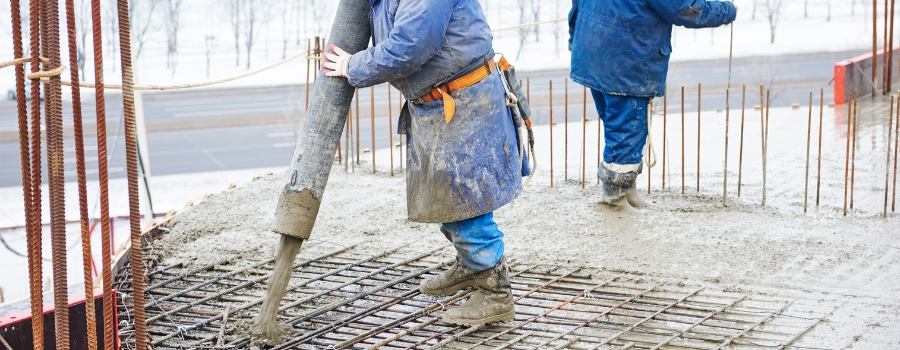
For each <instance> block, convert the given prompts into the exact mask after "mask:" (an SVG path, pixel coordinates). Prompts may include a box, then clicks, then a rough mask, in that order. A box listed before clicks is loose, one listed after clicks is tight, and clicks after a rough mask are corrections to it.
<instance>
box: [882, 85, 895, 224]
mask: <svg viewBox="0 0 900 350" xmlns="http://www.w3.org/2000/svg"><path fill="white" fill-rule="evenodd" d="M893 125H894V95H893V94H892V95H891V108H890V115H889V116H888V128H887V130H888V138H887V147H886V148H887V161H886V162H885V165H884V214H883V215H882V217H885V218H886V217H887V207H888V194H889V193H890V189H891V136H892V135H891V126H893Z"/></svg>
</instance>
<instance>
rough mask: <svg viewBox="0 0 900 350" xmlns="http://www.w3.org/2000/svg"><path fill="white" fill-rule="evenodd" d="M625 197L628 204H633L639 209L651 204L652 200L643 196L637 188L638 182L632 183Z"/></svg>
mask: <svg viewBox="0 0 900 350" xmlns="http://www.w3.org/2000/svg"><path fill="white" fill-rule="evenodd" d="M625 199H626V200H627V201H628V204H631V206H632V207H635V208H637V209H641V208H644V207H646V206H648V205H650V202H648V201H647V200H645V199H644V198H643V197H641V194H640V192H638V190H637V184H632V185H631V188H629V189H628V192H626V193H625Z"/></svg>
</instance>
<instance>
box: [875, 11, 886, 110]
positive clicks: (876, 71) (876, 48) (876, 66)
mask: <svg viewBox="0 0 900 350" xmlns="http://www.w3.org/2000/svg"><path fill="white" fill-rule="evenodd" d="M885 1H887V0H885ZM876 74H878V0H872V98H873V99H874V98H875V92H876V91H877V90H878V89H877V88H876V87H875V86H876V85H875V84H876V83H877V82H878V81H877V80H876Z"/></svg>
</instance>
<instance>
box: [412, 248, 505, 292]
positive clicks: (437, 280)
mask: <svg viewBox="0 0 900 350" xmlns="http://www.w3.org/2000/svg"><path fill="white" fill-rule="evenodd" d="M488 271H490V270H488ZM483 272H484V271H482V272H479V273H466V272H465V271H464V270H463V268H462V264H460V262H459V257H457V258H456V262H455V263H453V266H450V268H449V269H447V271H444V272H443V273H441V274H440V275H437V276H433V277H430V278H428V279H426V280H424V281H422V283H421V284H419V291H420V292H422V294H425V295H430V296H435V297H446V296H451V295H453V294H454V293H456V292H458V291H461V290H463V289H465V288H469V287H475V278H476V276H478V275H479V274H482V273H483Z"/></svg>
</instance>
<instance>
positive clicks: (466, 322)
mask: <svg viewBox="0 0 900 350" xmlns="http://www.w3.org/2000/svg"><path fill="white" fill-rule="evenodd" d="M515 318H516V310H509V311H508V312H504V313H502V314H499V315H493V316H488V317H484V318H478V319H471V318H457V317H448V316H447V314H446V313H444V316H443V317H441V321H443V322H444V323H449V324H454V325H460V326H480V325H484V324H488V323H494V322H510V321H512V320H513V319H515Z"/></svg>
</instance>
